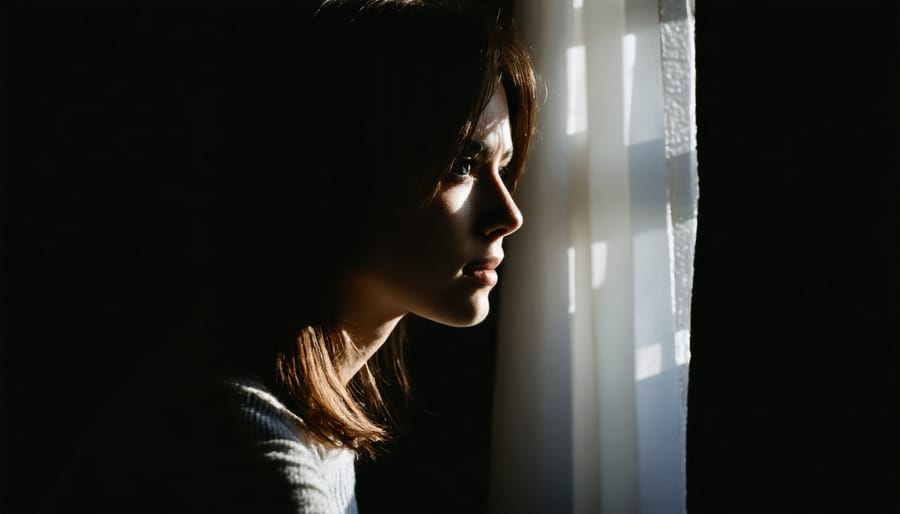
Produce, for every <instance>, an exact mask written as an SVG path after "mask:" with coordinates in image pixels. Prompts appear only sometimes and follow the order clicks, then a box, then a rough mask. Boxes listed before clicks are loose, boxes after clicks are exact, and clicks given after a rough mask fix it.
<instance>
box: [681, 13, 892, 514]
mask: <svg viewBox="0 0 900 514" xmlns="http://www.w3.org/2000/svg"><path fill="white" fill-rule="evenodd" d="M696 3H697V5H696V37H697V71H698V75H697V120H698V148H699V175H700V207H699V220H700V224H699V235H698V241H697V249H696V250H697V251H696V261H695V264H696V267H695V276H694V296H693V304H692V307H693V310H692V318H693V319H692V334H691V352H692V361H691V374H690V391H689V406H688V448H687V451H688V453H687V455H688V457H687V472H688V476H687V479H688V481H687V484H688V485H687V487H688V511H689V512H691V513H692V514H705V513H710V514H712V513H723V512H741V513H751V512H753V513H764V512H765V513H768V512H845V513H861V512H900V501H898V489H900V482H898V475H897V467H898V466H897V464H898V462H900V459H898V457H900V456H898V452H897V433H898V426H897V411H898V408H900V402H898V393H897V391H898V387H897V385H898V384H897V369H898V368H897V364H898V362H897V357H898V355H897V345H898V343H900V333H898V330H897V320H898V317H900V305H898V294H897V292H898V280H897V268H898V262H900V260H898V254H897V248H898V244H897V243H898V232H900V227H898V220H900V216H898V208H897V205H898V203H900V202H898V199H900V190H898V180H897V175H898V172H900V160H898V151H900V139H898V134H900V131H898V123H900V111H898V98H900V82H898V63H900V39H898V33H900V11H898V3H897V2H868V1H860V2H850V1H840V2H835V1H816V2H802V1H787V2H783V1H770V2H764V1H752V2H748V1H717V0H697V2H696Z"/></svg>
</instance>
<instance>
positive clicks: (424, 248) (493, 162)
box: [343, 85, 522, 326]
mask: <svg viewBox="0 0 900 514" xmlns="http://www.w3.org/2000/svg"><path fill="white" fill-rule="evenodd" d="M512 152H513V147H512V136H511V132H510V121H509V112H508V108H507V100H506V94H505V92H504V90H503V87H502V86H500V85H498V86H497V88H496V91H495V93H494V95H493V96H492V97H491V99H490V102H489V103H488V105H487V107H486V108H485V110H484V112H482V114H481V116H480V118H479V120H478V125H477V127H476V129H475V131H474V136H473V144H472V145H471V147H470V148H467V149H466V150H464V153H463V155H462V156H460V158H459V159H457V161H456V163H455V164H454V165H453V169H452V173H450V175H449V176H448V177H446V178H444V179H442V181H441V183H440V184H439V185H438V190H437V194H436V196H435V198H434V200H433V201H432V202H431V203H430V204H428V205H427V206H426V207H424V208H422V209H419V210H416V211H415V212H409V213H406V214H404V215H403V216H401V217H399V218H393V221H391V222H389V223H384V224H383V225H385V226H381V227H379V228H377V229H376V233H377V234H378V236H379V237H376V238H375V241H374V243H373V247H372V251H371V252H370V253H368V254H367V255H366V258H365V260H364V262H363V264H362V265H361V266H359V267H358V268H356V269H354V270H353V271H352V272H350V273H348V275H347V276H346V277H345V278H346V280H345V284H344V285H345V287H344V289H343V290H344V291H345V293H344V296H345V298H344V300H345V306H346V307H348V308H349V309H350V310H353V311H355V312H357V313H359V312H360V308H364V309H365V310H366V311H368V316H373V317H372V319H373V320H374V319H378V318H380V319H392V318H394V317H398V316H402V315H404V314H406V313H410V312H411V313H414V314H416V315H419V316H421V317H424V318H428V319H431V320H433V321H437V322H439V323H444V324H447V325H453V326H468V325H473V324H476V323H479V322H481V321H482V320H484V318H485V317H486V316H487V314H488V311H489V309H490V306H489V304H488V293H489V292H490V291H491V289H492V288H493V287H494V285H495V284H496V283H497V274H496V271H495V268H496V267H497V265H499V264H500V261H501V260H502V259H503V239H504V238H505V237H506V236H508V235H510V234H512V233H513V232H515V231H516V230H518V229H519V227H521V226H522V213H521V212H520V211H519V208H518V207H517V206H516V203H515V202H514V201H513V198H512V196H511V194H510V192H509V190H508V189H507V185H506V183H505V182H504V178H505V176H506V170H505V167H506V165H507V164H509V162H510V159H511V157H512ZM348 295H352V298H347V296H348Z"/></svg>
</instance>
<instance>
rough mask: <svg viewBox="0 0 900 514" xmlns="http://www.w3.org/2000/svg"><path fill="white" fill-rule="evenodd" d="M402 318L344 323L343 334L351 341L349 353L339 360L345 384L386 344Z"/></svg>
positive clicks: (342, 379) (339, 367)
mask: <svg viewBox="0 0 900 514" xmlns="http://www.w3.org/2000/svg"><path fill="white" fill-rule="evenodd" d="M401 319H402V316H401V317H397V318H394V319H391V320H389V321H386V322H383V323H378V324H376V325H361V324H357V323H345V324H344V326H343V327H342V332H343V335H344V337H345V338H347V340H348V341H350V343H351V344H350V345H349V346H348V348H347V353H345V354H344V355H343V356H341V358H340V361H339V362H338V369H339V370H340V374H341V381H342V382H343V383H344V384H347V383H348V382H350V379H352V378H353V376H354V375H356V373H357V372H359V370H360V369H362V367H363V366H364V365H365V364H366V362H367V361H368V360H369V358H370V357H372V356H373V355H375V352H377V351H378V349H379V348H381V346H382V345H384V343H385V341H387V338H388V336H390V335H391V332H393V331H394V328H395V327H396V326H397V323H399V322H400V320H401Z"/></svg>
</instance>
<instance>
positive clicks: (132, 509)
mask: <svg viewBox="0 0 900 514" xmlns="http://www.w3.org/2000/svg"><path fill="white" fill-rule="evenodd" d="M173 362H174V364H173ZM180 362H181V361H179V360H178V359H168V360H167V359H160V360H157V361H154V362H150V363H148V365H147V366H145V367H144V370H143V371H142V372H141V373H139V374H138V375H137V376H136V377H135V379H134V380H132V382H131V383H130V384H129V385H128V386H127V387H126V388H125V389H124V390H123V391H122V392H121V393H120V394H119V396H118V398H117V399H116V400H115V401H113V402H112V403H111V404H110V405H109V406H108V407H107V409H106V410H105V412H104V413H103V414H102V415H101V416H100V418H99V419H98V420H97V421H96V422H95V423H94V425H93V426H92V427H91V428H90V429H89V430H88V431H87V435H86V436H85V437H83V438H82V442H81V444H80V446H79V450H78V451H77V452H76V454H75V455H74V456H73V458H72V459H71V460H70V464H69V465H68V467H67V469H65V470H62V472H61V477H60V479H59V480H58V481H57V483H56V484H55V486H53V487H52V488H51V493H50V494H49V495H48V498H47V500H46V501H45V502H44V505H43V509H42V511H43V512H45V513H50V512H65V513H73V512H91V513H116V514H120V513H137V512H140V513H147V514H149V513H198V512H210V513H213V512H214V513H217V514H219V513H234V514H239V513H253V514H260V513H272V514H356V513H357V506H356V499H355V496H354V485H355V477H354V454H353V453H352V452H351V451H349V450H347V449H326V448H323V447H322V446H321V445H319V444H316V443H315V442H313V441H310V440H309V438H308V437H307V436H306V435H305V434H304V430H303V421H302V420H301V419H300V418H299V417H297V416H296V415H295V414H293V413H292V412H291V411H290V410H288V408H287V407H285V406H284V405H283V404H282V403H281V402H280V401H279V400H278V399H277V398H276V397H275V396H274V395H273V394H272V393H271V392H269V391H268V390H267V389H266V388H265V387H264V386H263V385H262V384H261V383H259V382H257V381H255V380H252V379H248V378H241V379H234V380H230V381H225V382H223V381H221V380H214V379H211V378H210V377H209V375H204V374H203V373H202V370H201V371H200V372H198V370H197V369H195V368H192V367H191V366H189V365H185V364H181V363H180ZM61 398H66V399H77V391H65V392H61Z"/></svg>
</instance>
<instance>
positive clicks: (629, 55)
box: [622, 34, 637, 146]
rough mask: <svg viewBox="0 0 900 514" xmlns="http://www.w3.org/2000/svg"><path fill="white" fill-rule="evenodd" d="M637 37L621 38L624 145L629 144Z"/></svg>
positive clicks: (627, 36) (626, 36)
mask: <svg viewBox="0 0 900 514" xmlns="http://www.w3.org/2000/svg"><path fill="white" fill-rule="evenodd" d="M636 42H637V38H636V37H635V35H634V34H625V36H624V37H623V38H622V93H623V94H622V99H623V100H622V104H623V105H622V108H623V109H624V115H625V117H624V119H625V123H624V126H623V129H624V131H625V132H624V141H625V146H628V145H629V144H630V142H629V134H631V97H632V93H633V88H634V60H635V45H636Z"/></svg>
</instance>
